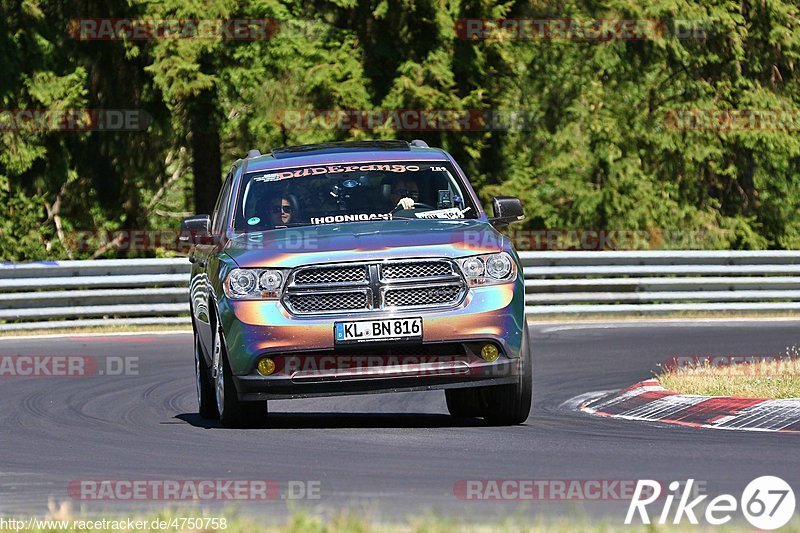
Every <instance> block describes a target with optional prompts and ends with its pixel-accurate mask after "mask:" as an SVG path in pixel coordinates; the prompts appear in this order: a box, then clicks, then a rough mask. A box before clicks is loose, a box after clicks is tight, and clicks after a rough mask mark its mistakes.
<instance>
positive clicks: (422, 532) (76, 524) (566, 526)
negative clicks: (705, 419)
mask: <svg viewBox="0 0 800 533" xmlns="http://www.w3.org/2000/svg"><path fill="white" fill-rule="evenodd" d="M191 514H192V513H191V512H183V513H180V512H177V511H175V512H173V511H165V512H161V513H157V514H151V515H143V516H137V517H135V518H134V517H130V518H131V520H140V521H142V522H143V523H144V524H145V527H144V528H139V526H135V527H136V529H134V530H129V529H127V526H124V527H121V528H120V525H121V523H122V522H123V521H124V522H127V521H128V519H129V517H111V516H109V517H73V516H63V515H60V516H58V517H56V516H50V517H47V518H44V519H42V520H62V521H64V522H65V523H66V524H67V527H65V528H62V527H59V526H55V527H53V524H52V523H51V524H49V527H48V524H45V523H40V524H39V525H38V527H34V528H30V529H19V528H13V527H11V528H9V527H7V525H8V520H9V519H8V518H0V533H11V532H14V533H20V532H21V531H26V532H30V533H45V532H50V531H68V532H79V531H80V532H85V531H93V532H97V531H109V532H111V531H114V532H119V531H140V532H153V533H155V532H161V533H163V532H164V531H180V530H181V528H180V527H178V529H177V530H176V529H175V528H174V527H172V528H169V527H168V528H163V527H155V528H154V527H152V526H153V525H156V524H155V522H154V521H167V522H169V521H170V520H172V519H179V520H180V519H181V518H184V517H187V515H188V516H191ZM199 514H201V513H195V516H197V515H199ZM203 514H205V516H206V518H217V519H220V518H222V515H221V514H217V515H214V514H209V513H207V512H206V513H203ZM198 518H199V517H198ZM103 520H105V521H106V522H105V524H106V526H108V527H104V526H103V522H99V521H103ZM4 521H5V522H4ZM90 521H91V525H90V524H89V522H90ZM114 521H118V522H117V523H116V524H115V523H114ZM82 526H83V527H82ZM98 526H99V527H98ZM113 526H116V527H117V528H116V529H114V528H113ZM219 526H220V525H219V524H218V525H217V527H213V526H212V527H205V525H203V526H202V527H200V528H187V527H184V528H183V531H204V532H217V531H219V532H223V531H224V532H225V533H283V532H286V533H367V532H373V531H374V532H377V533H401V532H402V533H450V532H452V531H458V532H470V533H472V532H475V533H484V532H485V533H495V532H509V533H510V532H517V531H527V532H536V533H538V532H542V533H551V532H552V533H573V532H575V531H583V532H588V533H606V532H616V531H620V532H626V533H639V532H641V533H645V532H647V533H653V532H660V531H665V532H667V531H670V532H671V531H692V532H702V533H706V532H712V531H713V532H715V533H725V532H730V533H740V532H741V533H744V532H750V531H752V526H749V527H748V525H747V524H746V523H744V522H740V523H736V524H727V525H724V526H710V525H697V526H693V525H690V524H686V525H683V526H680V525H678V526H674V525H663V526H661V525H648V526H645V525H641V524H640V525H635V524H634V525H630V526H626V525H624V524H623V523H622V519H621V518H620V520H619V523H616V521H611V520H609V519H600V520H597V519H591V518H588V517H586V518H532V519H526V518H523V517H519V516H515V517H511V518H506V519H501V520H496V521H491V520H485V521H475V520H472V521H467V520H465V519H463V518H446V517H441V516H437V515H423V516H419V517H413V518H409V519H407V520H406V521H405V522H402V523H381V522H376V521H372V520H370V519H369V518H366V517H363V516H358V515H355V514H352V513H349V512H341V513H338V514H335V515H333V516H329V517H327V518H325V517H322V516H319V515H315V514H311V513H308V512H304V511H300V512H294V513H292V515H291V516H290V517H289V518H288V519H287V520H286V521H285V522H283V523H274V524H265V523H264V522H263V521H259V520H256V519H255V518H247V517H241V516H236V515H235V514H226V515H225V524H224V526H225V527H219ZM781 531H788V532H790V533H798V532H800V523H799V522H797V521H792V522H790V523H789V524H787V525H786V526H784V527H783V528H781Z"/></svg>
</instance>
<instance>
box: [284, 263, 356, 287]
mask: <svg viewBox="0 0 800 533" xmlns="http://www.w3.org/2000/svg"><path fill="white" fill-rule="evenodd" d="M366 280H367V266H366V265H357V266H342V267H324V268H304V269H302V270H298V271H297V272H296V273H295V275H294V284H295V285H324V284H328V285H333V284H336V283H356V282H359V281H366Z"/></svg>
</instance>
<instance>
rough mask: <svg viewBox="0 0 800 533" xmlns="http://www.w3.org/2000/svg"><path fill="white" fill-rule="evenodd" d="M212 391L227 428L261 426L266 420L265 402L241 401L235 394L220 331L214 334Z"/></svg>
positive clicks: (220, 416) (234, 386)
mask: <svg viewBox="0 0 800 533" xmlns="http://www.w3.org/2000/svg"><path fill="white" fill-rule="evenodd" d="M214 368H215V372H214V393H215V396H216V404H217V411H218V412H219V420H220V422H221V423H222V425H223V426H225V427H227V428H243V427H263V426H264V425H266V422H267V402H266V401H265V400H264V401H255V402H243V401H241V400H240V399H239V396H238V395H237V394H236V385H235V384H234V383H233V377H232V376H233V374H232V373H231V367H230V365H229V364H228V355H227V354H226V353H225V348H224V344H223V342H222V332H221V331H219V330H217V333H216V335H214Z"/></svg>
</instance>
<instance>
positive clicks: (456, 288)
mask: <svg viewBox="0 0 800 533" xmlns="http://www.w3.org/2000/svg"><path fill="white" fill-rule="evenodd" d="M462 290H463V286H462V285H455V284H454V285H432V286H430V287H411V288H404V287H392V288H390V289H387V290H386V292H384V294H383V304H384V306H385V307H417V306H436V305H444V304H449V303H455V302H456V301H458V300H459V299H460V296H461V291H462Z"/></svg>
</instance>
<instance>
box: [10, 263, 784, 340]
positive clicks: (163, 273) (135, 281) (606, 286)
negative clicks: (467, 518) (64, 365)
mask: <svg viewBox="0 0 800 533" xmlns="http://www.w3.org/2000/svg"><path fill="white" fill-rule="evenodd" d="M520 257H521V259H522V263H523V265H524V276H525V306H526V310H527V313H528V315H529V316H541V315H575V314H581V313H590V314H600V315H613V314H639V313H642V314H658V313H670V312H680V311H719V312H725V311H764V312H780V311H788V310H800V251H744V252H741V251H737V252H730V251H680V250H678V251H645V252H638V251H637V252H634V251H631V252H566V251H563V252H522V253H521V254H520ZM189 271H190V264H189V261H188V260H187V259H185V258H174V259H111V260H96V261H44V262H38V263H23V264H8V263H0V331H3V330H6V331H8V330H19V329H38V328H62V327H83V326H94V325H104V324H109V325H111V324H184V325H189V323H190V322H189V316H188V312H189V304H188V285H189Z"/></svg>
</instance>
